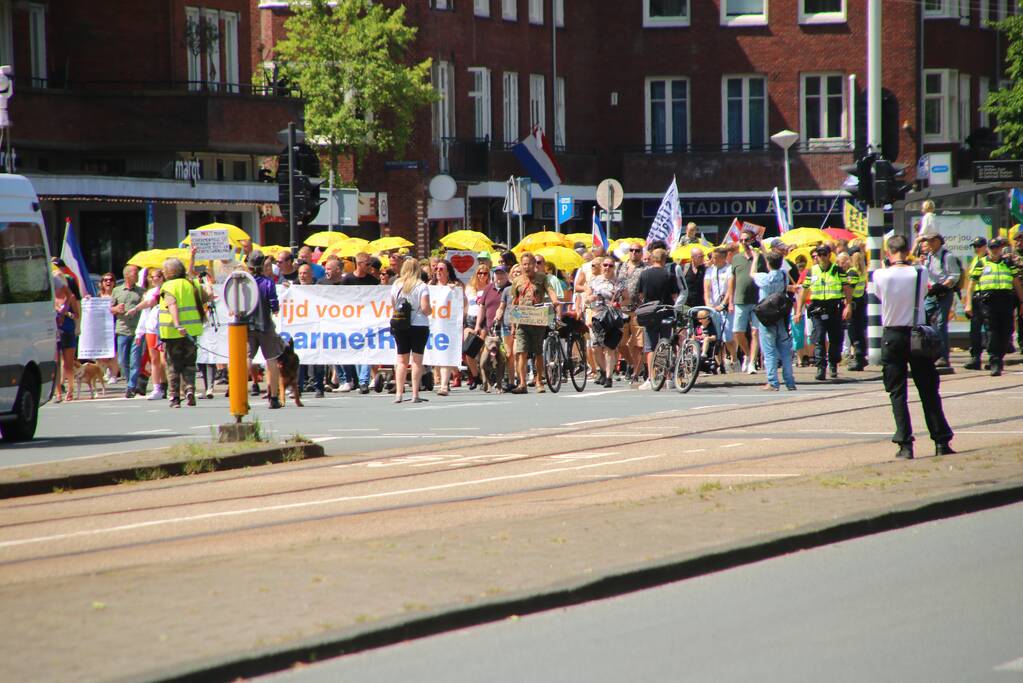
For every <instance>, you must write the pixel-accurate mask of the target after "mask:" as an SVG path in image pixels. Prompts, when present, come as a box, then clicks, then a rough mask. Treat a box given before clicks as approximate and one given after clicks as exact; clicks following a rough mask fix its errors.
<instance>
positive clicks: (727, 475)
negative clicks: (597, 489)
mask: <svg viewBox="0 0 1023 683" xmlns="http://www.w3.org/2000/svg"><path fill="white" fill-rule="evenodd" d="M640 476H643V477H650V478H658V477H661V478H677V477H694V478H697V477H757V478H764V479H776V478H782V477H799V476H802V475H799V474H763V473H757V474H713V473H710V474H692V473H684V474H683V473H679V474H643V475H640Z"/></svg>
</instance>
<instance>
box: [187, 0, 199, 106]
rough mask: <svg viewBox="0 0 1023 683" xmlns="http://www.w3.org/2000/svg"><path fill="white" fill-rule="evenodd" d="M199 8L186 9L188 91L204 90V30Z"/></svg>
mask: <svg viewBox="0 0 1023 683" xmlns="http://www.w3.org/2000/svg"><path fill="white" fill-rule="evenodd" d="M201 23H202V22H200V21H199V8H198V7H186V8H185V51H186V52H187V55H186V56H187V59H188V89H189V90H201V89H202V59H201V55H202V30H201V29H200V26H201Z"/></svg>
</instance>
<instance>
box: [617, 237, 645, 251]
mask: <svg viewBox="0 0 1023 683" xmlns="http://www.w3.org/2000/svg"><path fill="white" fill-rule="evenodd" d="M623 244H641V245H643V246H646V240H645V239H643V238H642V237H622V238H621V239H617V240H611V244H610V245H609V249H608V251H617V250H618V247H620V246H622V245H623Z"/></svg>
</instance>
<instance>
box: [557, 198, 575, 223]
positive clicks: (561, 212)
mask: <svg viewBox="0 0 1023 683" xmlns="http://www.w3.org/2000/svg"><path fill="white" fill-rule="evenodd" d="M574 208H575V207H574V200H573V199H572V198H571V197H561V196H559V197H558V225H561V224H562V223H564V222H565V221H570V220H572V217H573V215H574V213H575V212H574V211H573V209H574Z"/></svg>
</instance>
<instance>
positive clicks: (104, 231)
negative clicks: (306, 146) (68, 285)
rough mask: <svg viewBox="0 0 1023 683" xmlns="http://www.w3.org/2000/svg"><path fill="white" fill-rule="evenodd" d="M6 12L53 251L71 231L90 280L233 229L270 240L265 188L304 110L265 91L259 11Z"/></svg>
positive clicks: (46, 3)
mask: <svg viewBox="0 0 1023 683" xmlns="http://www.w3.org/2000/svg"><path fill="white" fill-rule="evenodd" d="M129 4H130V7H129V6H127V5H125V4H123V3H76V2H63V1H60V0H33V1H31V2H25V1H22V0H0V63H3V64H10V65H12V66H13V68H14V73H15V92H14V96H13V97H12V98H11V100H10V115H11V120H12V128H11V135H12V143H13V149H14V155H13V156H14V157H15V161H16V169H17V171H18V172H19V173H24V174H25V175H27V176H28V177H29V178H30V179H31V180H32V182H33V184H34V185H35V187H36V190H37V192H38V193H39V195H40V196H41V198H42V199H43V202H42V209H43V214H44V216H45V218H46V223H47V228H48V231H49V232H50V237H51V240H52V241H53V244H52V245H51V246H56V242H57V241H58V240H59V239H60V238H61V235H62V229H63V221H64V218H65V217H70V218H71V220H72V221H73V222H74V225H75V227H76V228H77V230H78V234H79V240H80V242H81V244H82V249H83V252H84V254H85V257H86V260H87V261H88V263H89V268H90V270H92V271H93V272H103V271H105V270H112V269H116V268H119V267H120V266H121V265H122V264H123V263H124V261H125V260H126V259H127V258H129V257H130V256H131V254H132V253H134V252H135V251H138V250H140V249H145V248H147V246H153V245H155V246H157V247H169V246H174V245H176V244H177V243H178V242H179V241H180V240H181V239H182V238H183V237H184V236H185V235H186V234H187V230H188V229H189V228H193V227H197V226H199V225H202V224H205V223H209V222H211V221H213V220H226V221H227V222H230V223H233V224H236V225H239V226H241V227H243V228H245V229H246V230H249V231H254V230H256V229H258V227H259V220H260V216H261V213H262V210H263V209H266V208H270V207H271V205H272V203H273V202H276V200H277V189H276V185H274V184H272V183H265V182H258V176H259V170H260V163H261V162H262V160H263V158H264V157H265V156H266V155H267V154H272V153H274V152H276V151H277V150H278V148H279V147H280V143H279V142H278V141H277V138H276V133H277V131H278V130H280V129H281V128H284V127H286V126H287V123H288V121H289V120H293V119H296V118H297V117H298V116H299V115H300V113H301V101H300V100H298V99H295V98H292V97H289V96H284V95H282V94H281V93H277V92H273V91H269V92H268V91H265V90H261V89H258V88H254V87H253V86H252V82H253V79H252V60H251V59H250V55H251V54H252V52H253V48H252V41H253V38H252V35H251V33H250V29H251V27H252V26H253V25H254V22H253V21H252V18H251V12H252V6H251V3H250V2H249V0H204V2H203V4H202V5H193V4H191V3H189V2H186V1H185V0H169V1H168V0H164V1H162V2H156V0H138V1H137V2H133V3H129Z"/></svg>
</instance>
